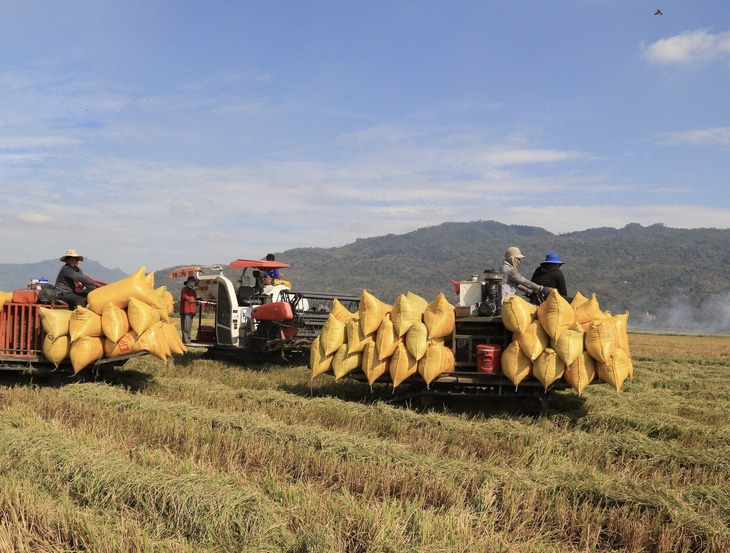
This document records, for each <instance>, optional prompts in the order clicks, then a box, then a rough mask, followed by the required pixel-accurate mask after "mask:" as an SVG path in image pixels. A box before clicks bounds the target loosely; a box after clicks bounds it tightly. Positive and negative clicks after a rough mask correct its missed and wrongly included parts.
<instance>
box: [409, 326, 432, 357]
mask: <svg viewBox="0 0 730 553" xmlns="http://www.w3.org/2000/svg"><path fill="white" fill-rule="evenodd" d="M406 348H408V351H409V352H410V354H411V355H412V356H413V357H415V358H416V361H420V359H421V358H422V357H423V356H424V355H425V354H426V349H427V348H428V329H427V328H426V324H425V323H422V322H421V321H416V322H415V323H413V324H412V325H411V328H410V329H409V330H408V332H406Z"/></svg>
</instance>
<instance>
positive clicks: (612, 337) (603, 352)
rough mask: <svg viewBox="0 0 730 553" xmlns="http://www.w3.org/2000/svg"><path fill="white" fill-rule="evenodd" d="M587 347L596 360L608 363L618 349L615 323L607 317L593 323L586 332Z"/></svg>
mask: <svg viewBox="0 0 730 553" xmlns="http://www.w3.org/2000/svg"><path fill="white" fill-rule="evenodd" d="M585 349H586V351H587V352H588V353H589V354H590V355H591V357H593V359H595V360H596V361H600V362H601V363H607V362H608V359H609V357H611V354H613V352H614V351H616V350H617V349H618V341H617V339H616V329H615V327H614V325H613V324H611V322H610V321H609V320H607V319H602V320H597V321H594V322H593V323H591V325H590V326H589V327H588V330H586V333H585Z"/></svg>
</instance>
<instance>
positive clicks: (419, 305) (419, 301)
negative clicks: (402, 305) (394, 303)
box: [406, 292, 428, 315]
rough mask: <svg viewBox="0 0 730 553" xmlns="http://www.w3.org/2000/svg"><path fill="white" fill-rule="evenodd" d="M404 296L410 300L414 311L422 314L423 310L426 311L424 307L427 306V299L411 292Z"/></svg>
mask: <svg viewBox="0 0 730 553" xmlns="http://www.w3.org/2000/svg"><path fill="white" fill-rule="evenodd" d="M406 298H408V301H409V302H411V305H413V307H414V308H415V309H416V311H418V312H419V313H420V314H421V315H423V312H424V311H426V308H427V307H428V301H427V300H426V299H425V298H422V297H421V296H419V295H418V294H414V293H413V292H408V293H406Z"/></svg>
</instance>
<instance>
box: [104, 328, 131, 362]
mask: <svg viewBox="0 0 730 553" xmlns="http://www.w3.org/2000/svg"><path fill="white" fill-rule="evenodd" d="M138 338H139V336H137V333H136V332H135V331H134V330H130V331H129V332H127V333H126V334H125V335H124V336H122V337H121V338H120V339H119V340H118V341H117V342H112V341H111V340H110V339H109V338H104V357H106V358H107V359H113V358H115V357H122V356H124V355H132V354H133V353H137V352H138V351H139V347H138V346H137V339H138Z"/></svg>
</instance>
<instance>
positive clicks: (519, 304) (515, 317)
mask: <svg viewBox="0 0 730 553" xmlns="http://www.w3.org/2000/svg"><path fill="white" fill-rule="evenodd" d="M536 317H537V305H533V304H531V303H530V302H529V301H526V300H525V299H524V298H522V297H520V296H507V297H505V298H504V301H503V302H502V323H503V324H504V326H505V327H506V328H507V330H509V331H510V332H517V333H519V334H522V333H523V332H525V331H526V330H527V327H528V325H529V324H530V323H531V322H532V321H534V320H535V318H536Z"/></svg>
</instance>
